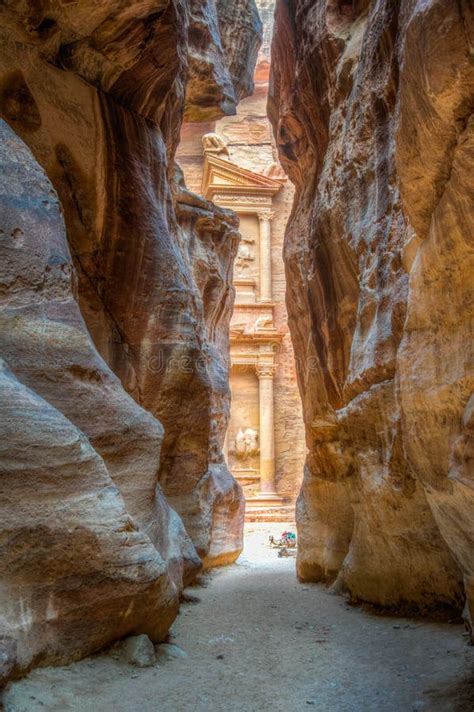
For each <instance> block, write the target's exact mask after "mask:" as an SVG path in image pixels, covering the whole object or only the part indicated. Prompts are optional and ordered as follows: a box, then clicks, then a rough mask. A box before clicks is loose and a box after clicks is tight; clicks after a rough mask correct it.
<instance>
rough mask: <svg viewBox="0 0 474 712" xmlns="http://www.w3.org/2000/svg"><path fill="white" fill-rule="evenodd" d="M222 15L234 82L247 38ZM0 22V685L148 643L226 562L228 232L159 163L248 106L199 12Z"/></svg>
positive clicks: (132, 11)
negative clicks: (206, 573)
mask: <svg viewBox="0 0 474 712" xmlns="http://www.w3.org/2000/svg"><path fill="white" fill-rule="evenodd" d="M236 5H237V6H239V7H240V5H241V6H242V12H241V13H238V12H237V13H235V16H234V17H233V19H232V21H233V22H234V25H233V31H234V32H235V35H236V36H238V37H239V47H240V51H241V52H243V53H244V54H247V55H248V57H249V58H250V60H249V61H251V58H252V57H254V56H255V55H256V47H257V46H258V38H259V32H260V30H259V25H258V22H257V17H256V15H255V14H254V15H252V14H251V10H252V7H253V3H251V2H249V1H248V0H242V2H241V3H240V2H238V3H236ZM249 17H253V18H254V21H253V25H252V30H253V31H252V32H250V31H249V22H250V21H249V19H248V18H249ZM1 18H2V30H1V33H2V41H1V42H0V45H1V49H0V113H1V115H2V116H3V118H4V119H5V121H6V122H7V124H9V126H8V125H7V124H5V123H2V125H1V134H2V136H1V138H2V148H1V155H0V159H1V164H2V173H3V174H4V176H5V177H6V180H5V181H4V183H3V184H2V187H1V191H0V195H1V205H2V211H1V216H0V221H1V223H2V224H1V225H0V229H1V231H2V232H1V233H0V285H1V290H0V322H1V323H0V354H1V356H2V370H1V376H0V378H1V381H2V398H1V407H0V427H1V432H2V438H1V442H2V445H1V461H0V473H1V478H0V482H1V484H0V488H1V489H2V497H1V501H2V507H3V506H4V507H5V513H4V515H3V517H2V548H3V550H2V567H3V569H2V594H1V597H2V611H3V610H4V611H6V616H5V617H4V618H3V619H2V628H1V629H0V645H1V653H2V655H1V659H2V665H3V668H4V669H2V678H6V677H8V676H11V675H18V674H21V673H22V672H23V671H24V670H26V669H27V668H28V667H30V666H31V665H34V664H37V663H39V662H41V663H42V664H48V663H53V662H66V661H68V660H71V659H74V658H77V657H80V656H82V655H85V654H87V653H89V652H91V651H93V650H96V649H98V648H100V647H102V646H104V645H106V644H108V643H110V642H112V641H113V640H115V639H117V638H120V637H122V636H124V635H128V634H146V635H148V636H149V637H150V638H151V639H152V640H153V641H158V640H161V639H163V637H164V636H165V634H166V631H167V629H168V626H169V624H170V623H171V621H172V620H173V617H174V616H175V614H176V611H177V605H178V598H179V591H180V589H181V588H182V586H183V584H185V583H187V582H188V581H189V580H190V579H191V578H192V576H193V575H194V574H195V573H196V571H198V570H199V568H200V567H201V566H202V565H203V563H204V565H213V564H216V563H225V562H227V561H231V560H233V559H234V558H235V557H236V556H237V555H238V553H239V551H240V549H241V538H242V523H243V500H242V494H241V490H240V487H239V486H238V484H237V483H236V482H235V481H234V480H233V478H232V476H231V475H230V473H229V471H228V470H227V468H226V466H225V463H224V459H223V456H222V443H223V439H224V432H225V428H226V421H227V418H228V411H229V392H228V323H229V319H230V314H231V310H232V303H233V288H232V263H233V258H234V256H235V253H236V250H237V245H238V241H239V236H238V221H237V219H236V217H235V216H234V214H233V213H231V212H230V211H225V210H222V209H219V208H217V207H216V206H214V205H212V204H211V203H209V202H208V201H204V200H202V199H201V198H198V197H197V196H195V195H194V194H192V193H190V192H189V191H187V189H186V187H185V186H184V183H183V181H182V177H181V174H180V172H179V170H178V169H177V166H176V164H175V163H174V153H175V149H176V145H177V141H178V139H179V131H180V124H181V120H182V117H183V115H184V113H187V114H188V115H190V116H191V117H192V118H193V120H200V119H201V118H203V117H207V116H209V115H212V116H215V117H217V116H221V115H222V114H223V113H229V112H230V113H231V112H233V111H235V103H236V101H237V99H238V98H239V97H240V96H242V95H244V94H245V92H246V91H249V90H250V88H251V85H250V83H249V80H248V77H247V78H245V77H243V76H241V75H240V74H239V71H240V70H239V67H241V66H244V65H246V62H245V61H244V58H243V57H242V58H238V57H230V56H229V57H228V56H227V54H226V45H225V42H223V41H222V40H221V37H220V32H219V15H218V10H217V9H216V6H215V4H214V2H213V1H212V0H206V1H204V0H203V1H202V2H199V1H198V0H193V1H191V0H189V2H188V1H187V0H156V1H155V2H153V3H149V2H135V1H132V0H128V1H127V2H122V3H120V4H117V3H116V2H115V0H107V1H106V2H101V3H95V2H93V3H92V2H87V0H81V2H78V3H74V4H72V5H71V4H70V3H69V4H68V3H57V4H56V5H55V6H54V7H50V8H49V9H48V11H46V10H45V9H44V8H43V6H40V5H38V4H37V3H29V2H28V3H9V5H8V7H5V8H3V9H2V11H1ZM196 24H199V26H200V29H201V30H202V32H201V34H199V32H197V30H196ZM196 81H199V82H200V83H201V86H204V85H206V87H207V91H206V92H204V91H201V90H200V91H199V101H197V99H196V94H195V93H193V92H194V90H193V83H195V82H196ZM204 95H205V97H204V99H203V96H204ZM18 137H21V139H22V140H20V138H18ZM23 142H25V143H23ZM25 144H27V146H28V148H27V146H26V145H25ZM38 164H39V165H38ZM40 166H41V168H40ZM43 169H44V170H43ZM170 504H171V506H170Z"/></svg>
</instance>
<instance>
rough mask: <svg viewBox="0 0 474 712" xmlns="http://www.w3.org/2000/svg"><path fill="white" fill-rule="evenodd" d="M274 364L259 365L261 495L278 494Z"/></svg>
mask: <svg viewBox="0 0 474 712" xmlns="http://www.w3.org/2000/svg"><path fill="white" fill-rule="evenodd" d="M273 372H274V367H273V366H272V365H270V364H269V365H260V366H257V376H258V386H259V388H258V391H259V412H260V495H261V496H272V495H273V496H276V492H275V433H274V425H273Z"/></svg>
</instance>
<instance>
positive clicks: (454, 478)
mask: <svg viewBox="0 0 474 712" xmlns="http://www.w3.org/2000/svg"><path fill="white" fill-rule="evenodd" d="M472 29H473V16H472V6H471V5H470V3H468V2H463V1H461V2H454V0H453V1H451V0H450V1H449V2H445V1H444V0H443V1H441V0H427V1H426V2H423V3H415V2H412V1H411V0H403V1H402V2H393V1H392V0H380V1H379V2H371V1H370V0H357V1H356V2H352V0H350V1H346V0H316V1H315V2H310V1H309V0H295V1H294V2H291V3H286V2H283V1H281V2H278V3H277V13H276V33H275V37H274V42H273V71H272V78H271V86H270V98H269V108H270V114H271V118H272V122H273V125H274V130H275V136H276V140H277V143H278V146H279V150H280V157H281V161H282V162H283V164H284V165H285V168H286V170H287V171H288V174H289V175H290V176H291V178H292V180H293V182H294V183H295V187H296V198H295V207H294V211H293V214H292V216H291V218H290V221H289V224H288V228H287V235H286V248H285V260H286V269H287V283H288V296H287V301H288V309H289V314H290V325H291V330H292V337H293V342H294V346H295V350H296V357H297V362H298V366H299V385H300V391H301V394H302V398H303V406H304V414H305V423H306V432H307V440H308V445H309V448H310V454H309V456H308V459H307V463H306V471H305V480H304V484H303V488H302V492H301V495H300V499H299V504H298V519H299V523H298V528H299V544H300V550H299V556H298V572H299V575H300V577H301V578H302V579H306V580H313V581H319V580H323V581H328V582H333V581H337V585H338V586H340V587H342V588H346V589H348V590H349V592H350V593H351V595H352V596H353V597H354V598H358V599H363V600H366V601H370V602H373V603H376V604H379V605H382V606H393V607H402V606H405V605H406V606H409V607H415V608H418V609H421V610H425V609H428V608H431V609H433V608H439V607H443V606H448V607H454V608H456V609H458V610H459V609H460V607H461V606H462V602H463V598H464V595H465V594H467V597H468V601H469V605H470V606H471V608H472V606H474V597H473V588H472V586H473V584H472V581H473V574H474V561H473V558H472V552H473V551H474V546H473V544H474V529H473V522H474V516H473V515H474V490H473V482H474V479H473V478H474V473H473V469H472V452H471V449H470V448H472V445H470V444H469V440H470V437H472V422H471V421H472V401H470V400H469V398H470V394H471V393H472V390H473V381H474V373H473V366H472V341H473V340H472V336H473V332H472V314H473V291H472V274H473V273H474V261H473V244H472V236H473V228H474V225H473V217H472V216H473V193H472V171H473V167H474V161H473V158H474V151H473V132H472V97H473V89H474V75H473V69H472V64H471V63H470V44H469V34H470V33H472ZM463 583H464V586H463Z"/></svg>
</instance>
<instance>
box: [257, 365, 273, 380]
mask: <svg viewBox="0 0 474 712" xmlns="http://www.w3.org/2000/svg"><path fill="white" fill-rule="evenodd" d="M255 370H256V372H257V376H258V377H259V378H273V376H274V375H275V366H274V365H273V364H272V363H259V364H257V366H256V367H255Z"/></svg>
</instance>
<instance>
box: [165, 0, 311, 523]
mask: <svg viewBox="0 0 474 712" xmlns="http://www.w3.org/2000/svg"><path fill="white" fill-rule="evenodd" d="M266 10H268V12H266ZM270 10H272V7H271V4H269V6H268V8H265V7H263V6H262V4H259V11H260V13H261V15H262V19H263V43H262V47H261V49H260V54H259V57H258V61H257V66H256V70H255V75H254V79H255V89H254V92H253V94H252V96H251V97H248V98H246V99H244V100H242V101H241V102H240V104H239V105H238V107H237V114H236V115H235V116H226V117H223V118H222V119H219V120H218V121H216V122H208V123H185V124H184V126H183V128H182V131H181V142H180V146H179V149H178V162H179V164H180V166H181V168H182V169H183V172H184V175H185V179H186V184H187V187H188V188H189V189H190V190H192V191H194V192H195V193H199V194H201V195H203V196H204V197H205V198H206V199H208V200H211V201H213V202H214V203H216V204H217V205H219V206H221V207H224V208H231V209H232V210H234V211H235V212H236V213H237V215H238V216H239V218H240V228H239V229H240V233H241V241H240V245H239V249H238V254H237V258H236V261H235V264H234V280H233V283H234V287H235V304H234V311H233V315H232V320H231V328H230V346H231V348H230V357H231V364H230V365H231V369H230V386H231V392H232V402H231V413H230V422H229V427H228V430H227V436H226V440H225V444H224V454H225V457H226V459H227V462H228V465H229V467H230V470H231V472H232V474H233V475H234V477H235V478H236V479H237V480H238V481H239V482H240V484H241V485H242V487H243V490H244V494H245V499H246V519H247V520H256V519H261V520H264V519H267V520H275V521H278V520H280V521H287V520H288V519H292V518H293V517H294V506H295V500H296V497H297V494H298V491H299V489H300V485H301V479H302V476H303V468H304V459H305V455H306V446H305V436H304V423H303V416H302V411H301V404H300V403H301V401H300V398H299V394H298V387H297V383H296V364H295V360H294V356H293V349H292V346H291V340H290V334H289V330H288V326H287V312H286V306H285V289H286V280H285V271H284V265H283V260H282V251H283V240H284V232H285V226H286V223H287V220H288V216H289V214H290V210H291V205H292V202H293V187H292V185H291V183H290V182H289V181H288V179H287V177H286V175H285V173H284V172H283V170H282V168H281V166H280V164H279V163H278V156H277V150H276V146H275V142H274V139H273V135H272V131H271V127H270V123H269V121H268V119H267V117H266V103H267V95H268V72H269V58H270V38H271V31H272V22H273V18H272V12H270Z"/></svg>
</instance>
